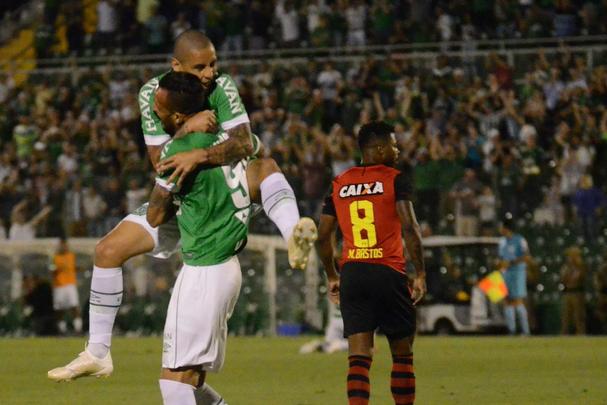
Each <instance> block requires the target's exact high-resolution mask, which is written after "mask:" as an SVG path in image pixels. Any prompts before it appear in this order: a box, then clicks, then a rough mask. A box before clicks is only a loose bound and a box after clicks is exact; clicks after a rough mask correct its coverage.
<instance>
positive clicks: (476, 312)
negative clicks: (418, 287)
mask: <svg viewBox="0 0 607 405" xmlns="http://www.w3.org/2000/svg"><path fill="white" fill-rule="evenodd" d="M498 240H499V238H494V237H457V236H431V237H428V238H425V239H424V240H423V244H424V261H425V265H426V281H427V286H428V293H427V295H426V297H425V298H424V300H423V301H422V303H420V304H418V311H417V328H418V331H419V332H420V333H435V334H439V335H447V334H452V333H461V332H469V333H486V332H502V331H504V330H505V328H506V323H505V320H504V317H503V312H502V308H501V306H500V305H496V304H492V303H491V302H490V301H489V300H488V299H487V297H486V296H485V294H483V292H482V291H480V289H479V288H478V287H476V285H477V284H478V281H479V280H480V279H481V278H483V277H484V276H485V275H486V274H488V273H489V272H490V271H492V270H493V266H494V264H495V262H496V258H497V244H498Z"/></svg>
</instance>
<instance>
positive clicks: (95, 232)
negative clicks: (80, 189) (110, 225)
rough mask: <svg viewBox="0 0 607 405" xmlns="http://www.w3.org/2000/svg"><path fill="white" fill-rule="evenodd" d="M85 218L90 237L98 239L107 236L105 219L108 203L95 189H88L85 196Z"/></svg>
mask: <svg viewBox="0 0 607 405" xmlns="http://www.w3.org/2000/svg"><path fill="white" fill-rule="evenodd" d="M83 201H84V217H85V219H86V226H87V233H88V235H89V236H92V237H98V236H102V235H104V234H105V226H104V218H105V213H106V210H107V203H106V202H105V201H104V200H103V197H102V196H101V195H100V194H98V193H97V189H96V188H95V187H88V188H87V189H86V191H85V194H84V200H83Z"/></svg>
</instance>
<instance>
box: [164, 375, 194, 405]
mask: <svg viewBox="0 0 607 405" xmlns="http://www.w3.org/2000/svg"><path fill="white" fill-rule="evenodd" d="M158 383H159V384H160V393H161V394H162V403H163V404H164V405H196V399H194V387H192V386H191V385H190V384H184V383H180V382H178V381H173V380H162V379H161V380H158Z"/></svg>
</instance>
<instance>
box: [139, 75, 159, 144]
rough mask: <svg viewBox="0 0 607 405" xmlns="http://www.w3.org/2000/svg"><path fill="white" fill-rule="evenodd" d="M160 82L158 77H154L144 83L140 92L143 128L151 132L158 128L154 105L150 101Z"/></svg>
mask: <svg viewBox="0 0 607 405" xmlns="http://www.w3.org/2000/svg"><path fill="white" fill-rule="evenodd" d="M158 82H159V80H158V78H156V77H155V78H153V79H152V80H150V81H149V82H147V83H146V84H144V85H143V87H142V88H141V91H140V92H139V109H140V110H141V117H142V122H143V128H144V130H146V131H149V132H153V131H156V130H157V129H158V128H157V126H156V122H154V118H153V117H152V105H151V103H150V101H151V99H152V95H153V94H154V91H155V90H156V88H157V87H158Z"/></svg>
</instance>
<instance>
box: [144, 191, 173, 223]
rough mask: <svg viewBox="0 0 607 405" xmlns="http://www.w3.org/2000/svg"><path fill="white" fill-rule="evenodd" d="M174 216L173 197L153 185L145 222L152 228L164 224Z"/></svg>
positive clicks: (168, 192)
mask: <svg viewBox="0 0 607 405" xmlns="http://www.w3.org/2000/svg"><path fill="white" fill-rule="evenodd" d="M173 215H175V205H174V204H173V195H172V194H171V192H170V191H168V190H165V189H164V188H162V187H160V186H159V185H155V186H154V189H153V190H152V195H151V196H150V203H149V206H148V211H147V220H148V222H149V223H150V225H152V226H153V227H157V226H159V225H162V224H164V223H165V222H167V221H168V220H169V219H171V218H172V217H173Z"/></svg>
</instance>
